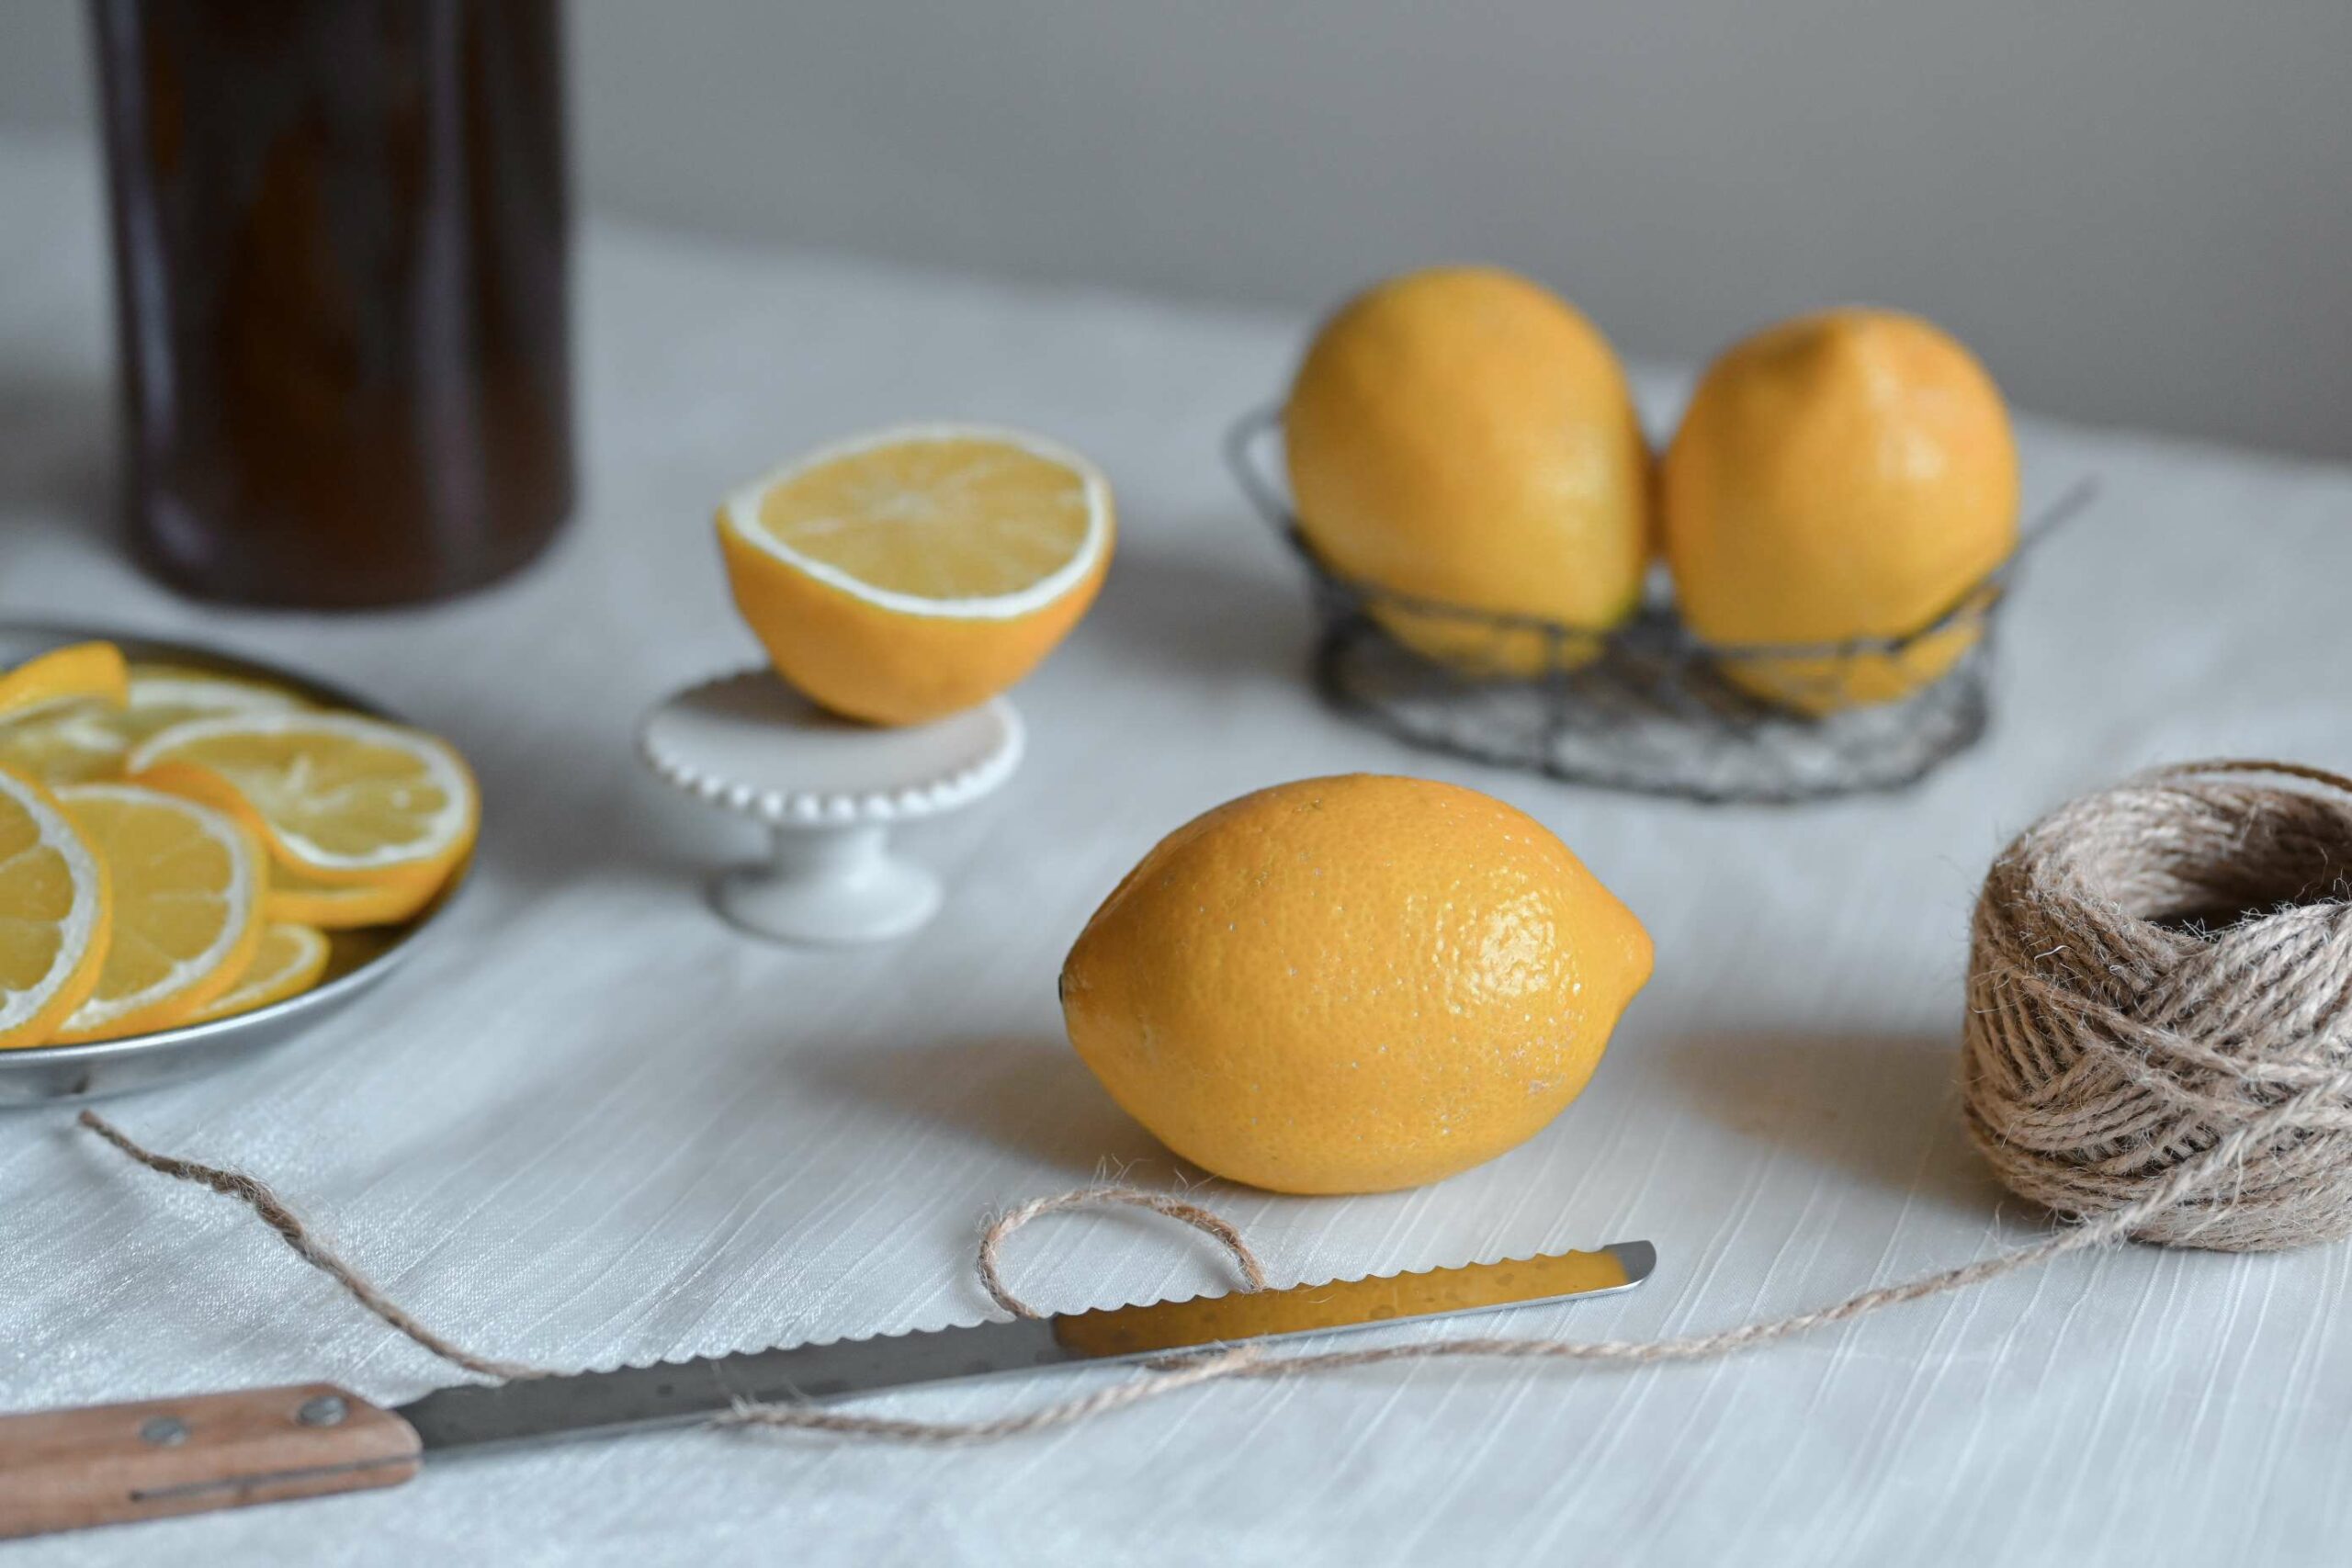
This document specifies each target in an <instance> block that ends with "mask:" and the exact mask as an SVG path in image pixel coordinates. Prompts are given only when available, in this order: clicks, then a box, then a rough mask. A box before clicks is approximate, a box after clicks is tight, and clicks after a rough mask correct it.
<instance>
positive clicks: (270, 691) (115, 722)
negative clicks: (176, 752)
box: [0, 664, 309, 784]
mask: <svg viewBox="0 0 2352 1568" xmlns="http://www.w3.org/2000/svg"><path fill="white" fill-rule="evenodd" d="M307 706H309V704H308V703H306V702H305V701H304V700H303V699H302V698H300V697H298V696H296V695H295V694H293V693H291V692H289V691H287V690H285V689H284V688H283V687H279V686H270V685H265V684H263V683H262V682H258V681H248V680H244V679H243V678H241V677H238V676H233V675H220V674H215V673H213V672H212V671H208V670H191V669H183V668H181V667H179V666H176V665H169V664H133V665H131V666H130V693H129V697H128V700H127V701H124V702H120V703H116V702H109V701H107V700H105V699H104V698H84V699H81V700H78V701H57V702H51V703H45V704H42V705H40V706H38V707H35V708H32V709H29V710H28V711H26V712H24V713H22V714H20V715H17V716H5V717H0V765H6V766H7V767H12V768H15V769H16V770H17V772H19V773H28V774H30V775H32V776H33V777H35V778H37V779H40V780H41V781H42V782H43V783H45V784H81V783H85V782H87V781H89V780H93V779H110V778H119V777H120V776H121V774H122V769H123V761H124V759H125V758H126V757H128V756H129V755H130V749H131V748H132V747H133V746H135V745H137V744H138V743H139V742H140V741H141V740H144V739H147V737H149V736H150V735H153V734H154V733H156V732H157V731H158V730H163V729H168V728H171V727H172V726H173V725H175V724H183V723H185V722H187V720H189V719H191V718H203V717H206V716H210V715H214V714H227V713H274V712H284V711H288V710H291V709H296V708H303V707H307Z"/></svg>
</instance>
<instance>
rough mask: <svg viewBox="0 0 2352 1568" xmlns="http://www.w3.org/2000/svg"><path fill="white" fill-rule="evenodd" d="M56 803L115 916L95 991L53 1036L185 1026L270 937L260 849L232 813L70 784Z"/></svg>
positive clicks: (135, 790)
mask: <svg viewBox="0 0 2352 1568" xmlns="http://www.w3.org/2000/svg"><path fill="white" fill-rule="evenodd" d="M57 800H58V804H59V805H60V806H62V807H64V809H65V814H66V816H68V817H69V818H73V821H74V827H76V828H77V829H80V830H81V832H82V836H83V837H84V838H85V839H86V840H88V841H89V843H90V845H91V847H92V848H93V849H95V850H96V851H97V853H98V858H99V859H101V860H102V861H104V862H105V863H106V867H107V882H108V884H109V886H111V888H112V891H113V900H114V919H113V922H112V936H111V940H110V941H108V942H107V953H106V963H105V964H104V966H103V967H102V968H101V969H100V970H99V972H98V984H97V988H96V990H94V991H92V992H91V993H90V996H89V999H88V1000H86V1001H85V1002H84V1003H83V1004H82V1005H81V1006H80V1007H78V1008H76V1009H75V1010H74V1012H73V1014H72V1015H71V1016H70V1017H68V1018H67V1019H66V1021H65V1022H64V1023H63V1025H62V1026H61V1027H60V1028H59V1029H58V1031H57V1033H56V1034H55V1035H54V1036H53V1038H54V1039H55V1040H56V1041H58V1042H59V1043H71V1042H79V1041H85V1040H112V1039H117V1038H119V1037H120V1036H122V1035H126V1034H144V1033H147V1032H150V1031H152V1030H158V1029H170V1028H173V1027H175V1026H176V1025H178V1024H180V1023H184V1022H186V1021H187V1020H188V1019H189V1018H190V1017H192V1016H193V1015H194V1014H195V1013H196V1012H197V1011H198V1010H199V1009H200V1008H202V1007H203V1006H204V1004H205V1003H207V1002H209V1001H210V1000H211V999H212V998H215V997H217V996H219V995H220V993H221V992H222V991H225V990H227V989H228V988H229V987H230V986H231V985H232V983H233V982H234V981H235V980H236V978H237V976H239V975H241V974H243V972H244V968H245V965H246V964H247V963H248V962H250V961H251V959H252V957H253V953H254V945H255V944H256V943H257V942H260V940H261V890H262V881H263V878H264V877H265V876H266V874H267V871H268V867H267V863H266V862H265V861H264V860H263V859H262V852H261V846H260V845H259V844H257V843H255V842H254V838H253V835H252V834H250V833H248V832H246V831H245V829H243V827H241V826H239V825H238V823H237V822H236V820H235V819H234V818H232V817H230V816H229V814H228V813H226V812H223V811H215V810H213V809H212V808H211V807H209V806H202V805H199V804H198V803H197V802H195V801H193V800H182V799H180V798H178V797H177V796H175V795H164V794H161V793H159V792H158V791H155V790H152V789H141V788H140V787H138V786H137V785H135V784H73V785H69V786H68V787H66V788H64V789H62V790H60V791H58V793H57Z"/></svg>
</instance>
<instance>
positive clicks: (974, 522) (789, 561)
mask: <svg viewBox="0 0 2352 1568" xmlns="http://www.w3.org/2000/svg"><path fill="white" fill-rule="evenodd" d="M1113 528H1114V525H1113V521H1112V508H1111V487H1110V485H1109V483H1108V482H1107V481H1105V480H1104V479H1103V476H1102V474H1101V473H1100V472H1098V471H1097V470H1096V469H1095V468H1094V466H1093V465H1092V464H1091V463H1089V462H1087V461H1086V460H1085V459H1084V458H1082V457H1078V456H1077V455H1076V454H1075V453H1071V452H1069V451H1065V450H1064V449H1062V448H1061V447H1058V446H1054V445H1053V444H1051V443H1050V442H1046V441H1043V440H1040V439H1039V438H1037V437H1036V436H1034V435H1024V434H1020V433H1018V432H1014V431H1005V430H989V429H981V428H976V427H964V426H952V425H939V426H921V427H910V428H906V429H899V430H888V431H883V432H881V433H879V434H873V435H867V436H863V437H861V438H859V439H857V440H855V441H852V442H847V443H844V444H843V445H841V446H832V447H828V448H827V449H825V450H824V451H821V452H819V453H816V454H814V455H813V456H811V457H804V458H801V459H800V460H799V461H797V462H795V463H792V464H789V465H787V466H786V467H785V468H780V469H778V470H777V471H776V472H775V473H772V474H770V475H768V476H767V477H765V478H764V479H759V480H756V481H754V482H753V483H752V484H749V485H746V486H745V487H744V488H743V489H742V490H741V491H738V492H737V493H736V494H735V495H734V496H732V497H731V498H729V501H728V502H727V503H726V504H725V505H724V506H722V507H721V508H720V509H719V513H718V543H719V548H720V551H721V553H722V554H723V556H724V557H725V558H726V563H727V576H728V581H729V584H730V585H731V586H732V587H733V589H734V593H735V604H736V607H737V608H738V609H740V610H741V612H742V614H743V618H744V620H746V621H748V622H749V623H751V627H752V632H753V634H754V635H756V636H757V637H759V639H760V642H761V644H762V646H763V647H764V648H765V649H767V653H768V658H769V659H770V660H773V661H774V663H775V670H776V673H777V674H779V675H781V676H782V677H783V678H784V679H785V680H786V682H790V683H791V684H792V685H794V686H796V687H797V688H798V689H799V690H800V691H801V692H803V693H804V694H807V695H808V696H809V698H811V699H812V700H814V701H815V702H818V703H820V704H821V705H824V706H825V707H828V708H830V709H831V710H832V711H833V712H835V713H838V714H842V715H843V716H847V717H850V718H858V719H864V720H866V721H867V722H869V723H875V724H920V723H922V722H924V721H925V720H928V719H933V718H938V717H941V716H944V715H947V714H951V713H954V712H956V711H957V710H959V709H962V708H967V707H970V706H972V705H974V704H976V703H980V702H984V701H986V700H987V699H988V698H989V697H991V696H994V695H995V694H997V693H999V692H1001V691H1003V690H1004V689H1005V688H1007V687H1009V686H1011V685H1012V683H1013V682H1016V681H1019V680H1020V679H1021V678H1022V677H1023V676H1024V675H1026V674H1028V673H1029V671H1031V670H1032V669H1034V668H1035V667H1036V665H1037V663H1038V661H1039V660H1042V659H1044V658H1045V657H1046V654H1047V653H1049V652H1051V651H1052V650H1053V649H1054V646H1055V645H1056V644H1057V643H1058V642H1060V641H1061V639H1062V638H1063V637H1064V636H1066V635H1067V634H1068V633H1069V629H1070V628H1071V627H1072V626H1075V625H1077V624H1078V618H1079V616H1080V615H1083V614H1084V613H1085V611H1086V607H1087V606H1088V605H1089V604H1091V603H1093V600H1094V594H1095V591H1096V590H1097V589H1098V588H1100V587H1101V586H1102V582H1103V572H1104V570H1107V569H1108V567H1109V566H1110V563H1111V546H1112V535H1113Z"/></svg>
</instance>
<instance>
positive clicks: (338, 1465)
mask: <svg viewBox="0 0 2352 1568" xmlns="http://www.w3.org/2000/svg"><path fill="white" fill-rule="evenodd" d="M423 1451H424V1445H423V1443H422V1442H421V1441H420V1440H419V1439H418V1438H417V1435H416V1428H415V1427H411V1426H410V1425H409V1424H408V1423H407V1422H406V1421H403V1420H401V1418H400V1417H399V1416H395V1415H393V1414H392V1413H391V1412H390V1411H389V1410H385V1409H381V1408H379V1407H378V1406H376V1405H373V1404H368V1402H367V1401H366V1400H364V1399H362V1398H360V1397H359V1396H358V1395H357V1394H356V1393H345V1391H344V1390H342V1389H339V1388H337V1387H335V1386H334V1384H333V1383H322V1382H318V1383H302V1384H300V1385H298V1386H296V1387H292V1388H257V1389H249V1390H247V1391H245V1392H244V1393H204V1394H195V1395H192V1396H190V1397H188V1398H186V1399H156V1400H149V1401H146V1402H143V1403H141V1404H95V1405H91V1406H89V1407H88V1408H86V1409H83V1410H51V1411H42V1412H40V1413H38V1414H34V1415H29V1416H0V1538H6V1537H10V1536H25V1535H41V1534H45V1533H47V1532H49V1531H51V1530H70V1529H85V1528H87V1527H89V1526H91V1525H112V1524H123V1523H127V1522H129V1521H130V1520H132V1519H160V1518H164V1517H168V1516H170V1515H173V1514H200V1513H203V1512H206V1511H207V1510H209V1509H212V1508H241V1507H243V1506H245V1505H247V1504H249V1503H277V1502H282V1501H285V1500H286V1499H288V1498H292V1497H322V1496H325V1495H328V1494H330V1493H334V1492H358V1491H363V1490H365V1489H367V1488H368V1487H372V1486H392V1485H397V1484H398V1483H401V1482H403V1481H406V1480H407V1479H408V1478H409V1477H411V1476H413V1475H414V1474H415V1473H416V1471H417V1466H418V1463H419V1462H420V1459H421V1456H422V1454H423Z"/></svg>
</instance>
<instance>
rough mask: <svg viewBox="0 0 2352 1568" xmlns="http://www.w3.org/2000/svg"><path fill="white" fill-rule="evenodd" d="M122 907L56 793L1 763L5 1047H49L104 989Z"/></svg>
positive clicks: (1, 1033)
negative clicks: (101, 983) (102, 974)
mask: <svg viewBox="0 0 2352 1568" xmlns="http://www.w3.org/2000/svg"><path fill="white" fill-rule="evenodd" d="M113 903H114V900H113V894H112V890H111V888H110V886H108V883H107V868H106V863H105V862H104V861H103V860H101V859H100V858H99V856H98V852H97V850H96V848H95V847H93V846H92V845H91V843H90V841H89V840H88V839H86V838H85V837H84V836H83V834H82V831H81V829H78V828H76V827H75V826H74V821H73V818H71V817H69V816H68V815H67V814H66V812H65V809H64V807H62V806H61V805H60V804H59V803H58V800H57V797H56V796H54V795H51V794H50V793H49V792H48V791H47V790H45V789H43V788H41V787H40V785H39V784H35V783H33V782H32V781H31V780H30V779H28V778H23V777H20V776H19V775H17V774H16V773H10V772H8V771H7V770H6V769H5V768H0V909H5V910H6V911H7V916H8V918H7V919H5V920H0V1048H6V1047H8V1046H13V1045H41V1044H46V1043H48V1041H49V1039H50V1037H51V1034H53V1033H54V1032H56V1030H57V1026H58V1025H59V1024H61V1023H62V1022H64V1021H65V1020H66V1018H67V1017H68V1016H69V1015H71V1014H72V1013H73V1012H74V1010H75V1009H76V1008H79V1007H80V1006H81V1005H82V1004H83V1002H84V1001H85V1000H86V999H87V998H89V995H90V993H91V992H92V991H93V990H95V989H96V987H97V984H98V973H99V971H100V969H101V968H102V967H103V966H104V964H105V963H106V955H107V939H108V938H109V936H110V935H111V934H112V930H113V919H114V914H113Z"/></svg>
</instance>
